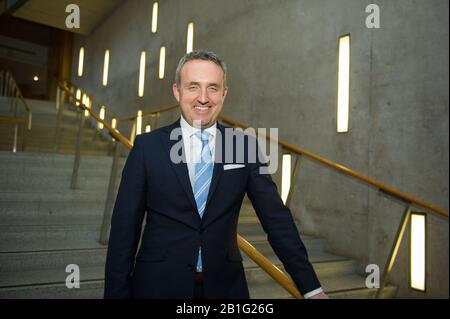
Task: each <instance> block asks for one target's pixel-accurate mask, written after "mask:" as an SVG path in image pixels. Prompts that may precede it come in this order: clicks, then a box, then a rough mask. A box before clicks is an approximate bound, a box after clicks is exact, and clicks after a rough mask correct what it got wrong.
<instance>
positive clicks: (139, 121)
mask: <svg viewBox="0 0 450 319" xmlns="http://www.w3.org/2000/svg"><path fill="white" fill-rule="evenodd" d="M141 133H142V111H141V110H139V111H138V112H137V118H136V135H139V134H141Z"/></svg>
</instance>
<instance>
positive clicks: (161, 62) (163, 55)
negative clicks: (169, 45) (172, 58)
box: [159, 47, 166, 79]
mask: <svg viewBox="0 0 450 319" xmlns="http://www.w3.org/2000/svg"><path fill="white" fill-rule="evenodd" d="M165 66H166V47H161V50H160V51H159V78H160V79H164V68H165Z"/></svg>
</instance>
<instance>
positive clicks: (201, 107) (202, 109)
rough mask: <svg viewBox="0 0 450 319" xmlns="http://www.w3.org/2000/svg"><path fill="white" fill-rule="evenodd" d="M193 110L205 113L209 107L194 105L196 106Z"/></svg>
mask: <svg viewBox="0 0 450 319" xmlns="http://www.w3.org/2000/svg"><path fill="white" fill-rule="evenodd" d="M194 108H195V109H196V110H199V111H206V110H208V109H210V108H211V106H200V105H196V106H194Z"/></svg>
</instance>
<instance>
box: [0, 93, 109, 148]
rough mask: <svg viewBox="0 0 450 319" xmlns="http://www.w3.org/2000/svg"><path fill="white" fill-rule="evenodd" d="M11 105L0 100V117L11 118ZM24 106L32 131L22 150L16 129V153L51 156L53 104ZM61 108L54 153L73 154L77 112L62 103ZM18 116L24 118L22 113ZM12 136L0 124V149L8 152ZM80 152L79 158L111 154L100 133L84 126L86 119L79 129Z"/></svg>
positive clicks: (34, 102)
mask: <svg viewBox="0 0 450 319" xmlns="http://www.w3.org/2000/svg"><path fill="white" fill-rule="evenodd" d="M11 102H12V100H11V99H10V98H5V97H0V115H4V116H12V115H13V113H12V110H13V108H12V107H11ZM27 103H28V106H29V107H30V109H31V111H32V117H33V121H32V130H31V131H26V132H25V144H24V149H22V142H23V141H24V136H23V134H22V131H21V130H19V141H18V150H20V151H25V152H41V153H54V152H55V129H56V118H57V110H56V108H55V103H54V102H49V101H40V100H27ZM19 109H20V108H19ZM63 109H64V111H63V113H62V120H61V126H60V131H59V136H60V141H59V144H58V147H57V150H56V153H58V154H71V155H73V154H75V148H76V142H77V134H78V130H79V123H80V116H81V113H77V112H75V108H74V107H73V106H71V105H69V104H65V105H64V107H63ZM21 115H22V116H25V115H24V113H23V112H21ZM13 134H14V127H13V125H0V136H1V138H0V150H8V151H10V150H12V145H13V143H12V141H13ZM82 152H83V155H100V156H106V155H111V154H112V144H111V142H110V141H107V140H106V139H104V138H103V135H102V134H101V133H100V131H98V130H96V129H95V128H94V126H93V125H92V124H90V123H88V120H86V121H85V126H84V130H83V143H82Z"/></svg>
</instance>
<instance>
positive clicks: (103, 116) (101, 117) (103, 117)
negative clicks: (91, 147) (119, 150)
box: [97, 106, 106, 130]
mask: <svg viewBox="0 0 450 319" xmlns="http://www.w3.org/2000/svg"><path fill="white" fill-rule="evenodd" d="M105 111H106V110H105V106H102V107H101V108H100V114H99V115H100V119H102V120H104V119H105ZM97 127H98V129H99V130H101V129H103V123H100V122H98V123H97Z"/></svg>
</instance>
